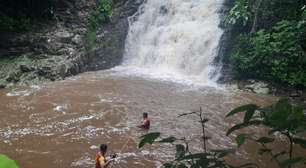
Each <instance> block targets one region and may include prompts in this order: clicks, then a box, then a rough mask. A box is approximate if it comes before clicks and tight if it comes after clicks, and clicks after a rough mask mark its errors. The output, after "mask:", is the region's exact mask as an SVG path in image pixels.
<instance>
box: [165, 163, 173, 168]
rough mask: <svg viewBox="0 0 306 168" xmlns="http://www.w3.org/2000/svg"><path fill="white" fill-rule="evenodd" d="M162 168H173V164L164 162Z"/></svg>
mask: <svg viewBox="0 0 306 168" xmlns="http://www.w3.org/2000/svg"><path fill="white" fill-rule="evenodd" d="M163 166H164V168H175V165H173V164H172V163H165V164H163Z"/></svg>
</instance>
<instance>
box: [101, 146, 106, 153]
mask: <svg viewBox="0 0 306 168" xmlns="http://www.w3.org/2000/svg"><path fill="white" fill-rule="evenodd" d="M106 151H107V145H106V144H101V145H100V152H101V153H102V154H105V153H106Z"/></svg>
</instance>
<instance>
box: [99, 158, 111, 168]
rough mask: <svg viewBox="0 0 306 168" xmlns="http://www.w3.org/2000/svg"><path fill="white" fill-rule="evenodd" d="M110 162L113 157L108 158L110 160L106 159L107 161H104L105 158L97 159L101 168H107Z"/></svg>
mask: <svg viewBox="0 0 306 168" xmlns="http://www.w3.org/2000/svg"><path fill="white" fill-rule="evenodd" d="M112 162H113V159H110V160H108V161H106V162H105V159H104V158H101V159H100V160H99V163H100V166H101V167H102V168H107V167H108V166H109V165H110V164H111V163H112Z"/></svg>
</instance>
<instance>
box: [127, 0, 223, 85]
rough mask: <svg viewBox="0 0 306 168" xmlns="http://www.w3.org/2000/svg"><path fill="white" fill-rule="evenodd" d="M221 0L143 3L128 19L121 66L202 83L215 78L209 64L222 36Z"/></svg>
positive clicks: (213, 67) (150, 1) (215, 71)
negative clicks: (127, 30)
mask: <svg viewBox="0 0 306 168" xmlns="http://www.w3.org/2000/svg"><path fill="white" fill-rule="evenodd" d="M222 5H223V0H146V1H145V2H144V4H143V5H142V6H141V7H140V9H139V11H138V13H137V14H135V16H133V17H131V18H130V19H129V23H130V29H129V32H128V36H127V39H126V44H125V54H124V58H123V63H122V67H129V68H136V69H142V71H146V72H151V73H155V74H159V75H168V76H169V77H171V78H180V79H183V78H185V79H189V80H191V81H201V82H203V83H207V82H211V81H214V80H215V79H216V78H217V77H218V74H219V72H218V70H219V69H220V68H219V67H218V66H216V65H213V61H214V58H215V57H216V56H217V54H218V45H219V41H220V38H221V36H222V33H223V31H222V29H221V28H219V23H220V18H219V17H220V16H219V10H220V9H221V8H222Z"/></svg>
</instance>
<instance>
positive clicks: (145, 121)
mask: <svg viewBox="0 0 306 168" xmlns="http://www.w3.org/2000/svg"><path fill="white" fill-rule="evenodd" d="M138 128H142V129H150V119H149V117H148V113H143V120H142V123H141V125H139V126H138Z"/></svg>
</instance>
